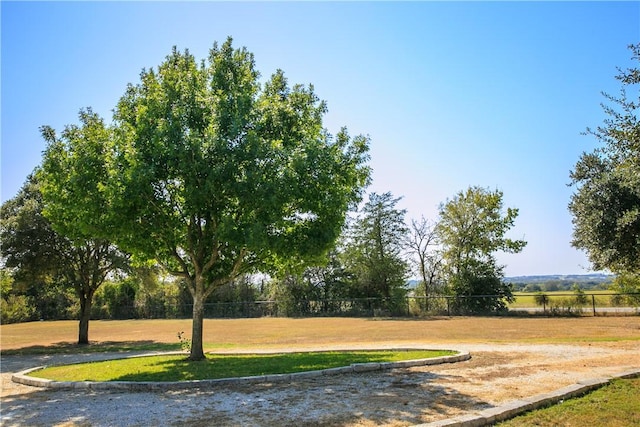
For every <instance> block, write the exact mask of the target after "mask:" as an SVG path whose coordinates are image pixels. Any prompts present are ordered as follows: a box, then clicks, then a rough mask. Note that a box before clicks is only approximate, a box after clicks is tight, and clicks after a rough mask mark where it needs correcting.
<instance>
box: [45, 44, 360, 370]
mask: <svg viewBox="0 0 640 427" xmlns="http://www.w3.org/2000/svg"><path fill="white" fill-rule="evenodd" d="M326 111H327V108H326V105H325V103H324V102H323V101H320V100H319V98H318V97H317V96H316V95H315V92H314V88H313V86H311V85H309V86H303V85H294V86H293V87H290V86H289V85H288V83H287V79H286V78H285V76H284V73H283V72H282V71H280V70H278V71H277V72H276V73H274V74H273V75H272V76H271V77H270V78H269V79H267V81H266V82H265V83H264V84H261V83H260V81H259V73H258V72H257V71H256V69H255V65H254V59H253V55H252V54H251V53H249V52H248V51H247V50H246V49H245V48H240V49H236V48H234V47H233V46H232V40H231V39H230V38H229V39H227V40H226V42H225V43H223V44H222V45H221V46H218V44H214V46H213V48H212V49H211V50H210V53H209V57H208V59H207V60H206V61H201V62H197V61H196V59H195V58H194V57H193V56H192V55H191V54H190V53H189V51H187V50H186V51H184V52H180V51H178V50H177V49H176V48H174V49H173V50H172V52H171V54H170V55H169V56H167V58H166V59H165V61H164V62H162V63H161V64H160V65H159V66H158V67H157V68H156V69H153V68H151V69H149V70H143V71H142V73H141V75H140V81H139V82H138V83H137V84H130V85H129V86H128V87H127V90H126V92H125V94H124V95H123V96H122V97H121V99H120V101H119V102H118V105H117V107H116V109H115V112H114V123H113V125H112V126H111V127H104V126H102V127H101V126H100V123H101V120H100V119H99V118H97V117H95V116H94V115H91V114H89V116H90V117H89V119H90V120H89V121H90V123H88V125H91V126H84V127H83V129H84V128H90V129H92V130H93V129H94V127H93V125H94V124H95V132H94V133H95V136H96V138H94V139H95V140H96V141H97V140H98V139H100V141H101V142H100V143H99V144H98V145H99V147H98V146H96V147H93V146H91V147H89V148H88V149H87V150H85V151H84V153H85V154H86V156H85V157H83V158H82V161H81V162H79V163H78V164H77V167H76V168H75V169H74V172H72V173H71V174H70V175H69V177H68V180H67V183H69V185H71V182H72V181H73V179H74V178H73V176H74V175H82V177H80V178H78V179H77V180H79V181H87V185H88V187H90V190H89V191H88V192H87V194H86V195H83V194H77V193H75V194H72V193H70V192H69V200H70V201H73V200H74V199H78V201H79V202H75V205H74V206H75V207H74V208H71V209H69V210H65V209H62V212H60V216H61V217H62V218H68V217H69V216H73V217H74V219H77V222H79V223H80V229H81V230H87V231H88V230H90V231H91V233H93V234H95V235H97V236H100V237H103V238H106V239H109V240H113V241H114V242H116V243H117V244H118V245H119V247H121V248H122V249H123V250H125V251H127V252H130V253H132V254H133V255H134V256H135V257H136V258H137V259H139V260H155V261H156V262H158V263H160V264H162V265H163V266H164V267H165V268H166V269H167V270H168V271H169V272H170V273H172V274H174V275H176V276H178V277H180V278H182V279H183V280H184V282H185V284H186V285H187V288H188V289H189V292H190V293H191V296H192V297H193V302H194V306H193V330H192V346H191V356H190V357H191V359H193V360H198V359H202V358H203V357H204V353H203V350H202V320H203V303H204V300H205V298H206V297H207V296H208V295H210V294H211V293H212V292H213V291H214V290H215V289H217V288H218V287H220V286H222V285H224V284H226V283H228V282H230V281H232V280H234V279H235V278H237V277H239V276H240V275H241V274H244V273H247V272H250V271H252V270H253V269H255V268H257V267H258V266H260V267H262V268H269V267H274V266H282V265H285V264H295V263H296V262H297V261H299V260H307V259H310V258H313V257H318V256H321V255H324V254H326V252H327V251H328V250H329V249H330V248H331V247H332V245H333V243H334V241H335V239H336V238H337V237H338V235H339V234H340V231H341V229H342V225H343V223H344V220H345V216H346V212H347V210H348V209H349V208H351V207H353V206H355V205H356V204H357V202H358V201H359V200H360V198H361V193H362V191H363V188H364V187H365V186H366V184H368V181H369V168H368V166H367V165H366V162H367V161H368V138H367V137H364V136H356V137H354V138H351V137H350V136H349V134H348V132H347V130H346V129H345V128H343V129H342V130H341V131H340V132H339V133H338V134H337V135H335V136H333V135H331V134H330V133H329V132H328V131H327V130H326V129H325V128H324V127H323V123H322V119H323V116H324V114H325V112H326ZM89 113H90V112H89ZM71 130H72V131H74V132H75V131H76V129H74V128H71ZM102 136H104V139H102ZM56 147H57V145H55V144H52V146H51V148H50V149H49V150H48V153H49V156H48V157H50V158H55V157H65V156H68V157H70V158H73V157H74V156H73V153H72V152H71V151H69V150H68V149H67V150H66V151H65V147H61V148H56ZM60 150H61V151H60ZM101 150H103V151H101ZM94 160H95V163H93V162H94ZM54 163H55V162H50V166H47V162H46V161H45V169H46V170H48V171H55V170H56V169H55V168H56V166H55V165H54ZM85 165H88V166H87V168H86V169H83V167H84V166H85ZM52 173H53V172H52ZM69 188H73V185H71V187H69ZM67 191H68V188H64V189H63V191H62V194H63V195H65V194H67V193H65V192H67ZM61 197H63V196H61ZM89 198H90V199H91V200H86V199H89ZM51 212H53V210H52V209H51Z"/></svg>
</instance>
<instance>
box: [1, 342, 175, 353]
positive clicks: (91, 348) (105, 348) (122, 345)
mask: <svg viewBox="0 0 640 427" xmlns="http://www.w3.org/2000/svg"><path fill="white" fill-rule="evenodd" d="M180 349H181V344H180V343H163V342H157V341H151V340H140V341H92V342H91V343H90V344H89V345H80V344H77V343H75V342H59V343H55V344H51V345H32V346H28V347H22V348H18V349H11V350H2V355H3V356H23V355H42V354H47V355H49V354H79V353H104V352H110V353H118V352H121V353H124V352H131V351H178V350H180Z"/></svg>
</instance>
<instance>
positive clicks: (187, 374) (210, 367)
mask: <svg viewBox="0 0 640 427" xmlns="http://www.w3.org/2000/svg"><path fill="white" fill-rule="evenodd" d="M452 354H455V352H453V351H441V350H396V351H394V350H384V351H331V352H300V353H277V354H242V355H239V354H232V355H225V354H217V355H207V359H206V360H204V361H201V362H190V361H187V360H186V357H185V356H184V355H161V356H148V357H132V358H127V359H117V360H109V361H103V362H92V363H80V364H74V365H63V366H52V367H49V368H45V369H43V370H39V371H36V372H33V373H31V374H30V375H31V376H35V377H39V378H47V379H51V380H56V381H186V380H204V379H218V378H229V377H245V376H256V375H270V374H289V373H294V372H304V371H313V370H321V369H328V368H336V367H341V366H349V365H350V364H352V363H373V362H378V363H379V362H396V361H401V360H414V359H426V358H433V357H440V356H448V355H452Z"/></svg>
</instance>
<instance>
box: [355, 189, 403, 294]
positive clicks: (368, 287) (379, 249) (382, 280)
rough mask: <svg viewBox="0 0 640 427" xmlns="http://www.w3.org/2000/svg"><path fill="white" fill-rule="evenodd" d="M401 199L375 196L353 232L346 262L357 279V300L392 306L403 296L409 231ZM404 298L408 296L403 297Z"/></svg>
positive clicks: (362, 213)
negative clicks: (382, 301) (370, 299)
mask: <svg viewBox="0 0 640 427" xmlns="http://www.w3.org/2000/svg"><path fill="white" fill-rule="evenodd" d="M399 200H400V199H399V198H394V197H393V196H392V195H391V193H384V194H381V195H380V194H377V193H371V194H370V195H369V201H368V202H367V203H366V204H365V205H364V207H363V208H362V210H361V215H360V216H359V217H358V218H357V219H356V220H355V221H354V222H353V224H352V226H351V227H350V230H349V237H348V242H347V244H346V247H345V250H344V253H343V259H344V263H345V265H346V266H347V269H348V270H349V271H350V272H352V273H353V275H354V279H355V282H356V283H355V291H356V294H355V295H356V296H359V297H366V298H382V299H385V300H386V301H387V302H388V303H392V302H393V301H394V299H395V298H396V297H398V296H400V295H399V294H398V291H400V292H401V293H402V292H403V289H404V285H405V284H406V280H407V273H408V271H409V268H408V264H407V262H406V260H405V259H404V257H403V252H404V244H405V242H406V234H407V231H408V230H407V227H406V225H405V222H404V215H405V211H404V210H399V209H397V208H396V204H397V203H398V201H399ZM402 296H404V295H402Z"/></svg>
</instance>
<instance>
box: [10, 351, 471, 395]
mask: <svg viewBox="0 0 640 427" xmlns="http://www.w3.org/2000/svg"><path fill="white" fill-rule="evenodd" d="M385 350H386V349H385ZM390 350H392V351H405V350H410V349H390ZM165 354H176V353H165ZM177 354H182V353H177ZM157 355H158V353H153V354H144V355H137V356H130V357H145V356H157ZM469 359H471V354H469V353H468V352H459V353H458V354H455V355H452V356H442V357H434V358H430V359H416V360H403V361H401V362H383V363H353V364H351V365H349V366H343V367H339V368H330V369H323V370H317V371H306V372H297V373H292V374H271V375H260V376H253V377H235V378H221V379H215V380H193V381H172V382H169V381H167V382H152V381H145V382H135V381H100V382H99V381H77V382H73V381H53V380H48V379H45V378H37V377H32V376H29V374H30V373H32V372H34V371H38V370H40V369H43V368H45V367H46V366H38V367H35V368H30V369H26V370H24V371H21V372H18V373H16V374H14V375H12V376H11V380H12V381H13V382H15V383H18V384H24V385H28V386H32V387H41V388H48V389H58V390H60V389H66V390H115V391H162V390H186V389H197V388H213V387H218V386H226V385H239V384H257V383H276V382H291V381H295V380H300V379H307V378H317V377H321V376H323V375H340V374H351V373H360V372H372V371H381V370H387V369H397V368H409V367H412V366H426V365H438V364H443V363H456V362H462V361H465V360H469Z"/></svg>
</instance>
